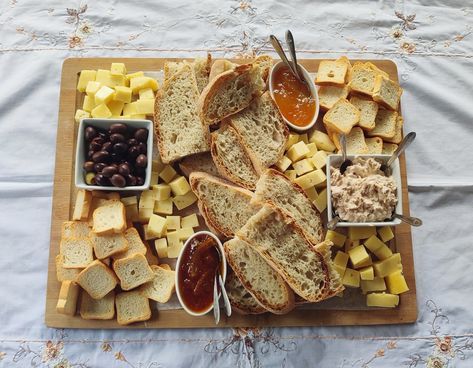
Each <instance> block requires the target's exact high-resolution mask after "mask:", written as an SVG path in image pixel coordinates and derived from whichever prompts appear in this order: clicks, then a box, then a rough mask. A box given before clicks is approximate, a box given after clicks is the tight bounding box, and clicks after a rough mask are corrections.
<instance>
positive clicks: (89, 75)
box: [77, 70, 97, 92]
mask: <svg viewBox="0 0 473 368" xmlns="http://www.w3.org/2000/svg"><path fill="white" fill-rule="evenodd" d="M96 76H97V72H96V71H95V70H82V71H81V72H80V76H79V80H78V81H77V90H78V91H79V92H85V89H86V88H87V84H88V83H89V82H90V81H95V78H96Z"/></svg>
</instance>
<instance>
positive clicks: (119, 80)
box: [110, 75, 128, 87]
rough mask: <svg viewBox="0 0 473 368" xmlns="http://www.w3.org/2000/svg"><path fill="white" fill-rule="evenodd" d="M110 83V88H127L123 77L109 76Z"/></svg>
mask: <svg viewBox="0 0 473 368" xmlns="http://www.w3.org/2000/svg"><path fill="white" fill-rule="evenodd" d="M110 83H111V85H112V87H128V86H127V79H126V77H125V76H124V75H110Z"/></svg>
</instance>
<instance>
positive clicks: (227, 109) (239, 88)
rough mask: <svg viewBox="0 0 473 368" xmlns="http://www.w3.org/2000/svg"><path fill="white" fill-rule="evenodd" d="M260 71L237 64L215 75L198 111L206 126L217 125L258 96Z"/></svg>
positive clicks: (261, 82) (262, 85) (203, 94)
mask: <svg viewBox="0 0 473 368" xmlns="http://www.w3.org/2000/svg"><path fill="white" fill-rule="evenodd" d="M263 87H264V82H263V80H262V78H261V70H260V68H259V67H258V66H256V65H253V64H244V65H238V66H237V67H235V69H233V70H228V71H226V72H223V73H222V74H219V75H218V76H216V77H215V78H214V79H213V80H212V81H210V83H209V84H208V85H207V87H205V88H204V90H203V91H202V94H201V95H200V98H199V102H198V105H197V106H198V108H197V111H198V112H199V116H200V118H201V120H202V122H204V124H206V125H213V124H216V123H218V122H220V121H222V120H223V119H225V118H226V117H228V116H230V115H232V114H235V113H237V112H238V111H241V110H243V109H244V108H245V107H247V106H248V105H249V104H250V102H251V100H253V99H254V98H255V97H257V96H259V95H261V93H262V91H263Z"/></svg>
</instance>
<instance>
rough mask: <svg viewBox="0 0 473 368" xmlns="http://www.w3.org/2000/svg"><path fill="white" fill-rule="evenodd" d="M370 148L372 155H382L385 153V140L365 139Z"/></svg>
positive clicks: (369, 151)
mask: <svg viewBox="0 0 473 368" xmlns="http://www.w3.org/2000/svg"><path fill="white" fill-rule="evenodd" d="M365 142H366V145H367V146H368V153H370V154H372V155H380V154H381V153H382V152H383V140H382V139H381V138H379V137H373V138H365Z"/></svg>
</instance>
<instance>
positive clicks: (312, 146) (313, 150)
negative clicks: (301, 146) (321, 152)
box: [304, 134, 317, 158]
mask: <svg viewBox="0 0 473 368" xmlns="http://www.w3.org/2000/svg"><path fill="white" fill-rule="evenodd" d="M304 135H305V136H307V134H304ZM306 143H307V142H306ZM307 148H308V149H309V153H308V154H307V155H305V157H306V158H311V157H313V156H314V155H315V154H316V153H317V146H316V145H315V143H309V144H307Z"/></svg>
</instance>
